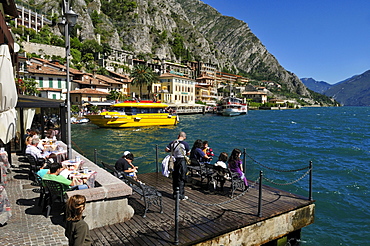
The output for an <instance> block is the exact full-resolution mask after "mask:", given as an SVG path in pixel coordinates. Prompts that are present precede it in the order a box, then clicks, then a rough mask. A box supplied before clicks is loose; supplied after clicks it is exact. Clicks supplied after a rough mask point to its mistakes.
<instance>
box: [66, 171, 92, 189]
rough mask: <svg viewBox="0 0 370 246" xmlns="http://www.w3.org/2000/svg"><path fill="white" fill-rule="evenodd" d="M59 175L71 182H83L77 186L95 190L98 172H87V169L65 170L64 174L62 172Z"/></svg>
mask: <svg viewBox="0 0 370 246" xmlns="http://www.w3.org/2000/svg"><path fill="white" fill-rule="evenodd" d="M59 175H62V176H63V177H65V178H68V179H70V180H73V179H77V180H81V182H80V183H77V184H76V185H82V184H86V185H87V186H88V187H89V188H94V187H95V179H96V175H97V172H95V171H92V170H87V168H85V170H72V171H71V170H68V169H64V170H63V171H62V172H60V174H59ZM84 181H85V182H84Z"/></svg>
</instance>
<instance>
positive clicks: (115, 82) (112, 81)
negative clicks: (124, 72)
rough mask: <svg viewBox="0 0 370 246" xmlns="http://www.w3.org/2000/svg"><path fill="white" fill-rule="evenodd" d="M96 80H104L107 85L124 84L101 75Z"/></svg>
mask: <svg viewBox="0 0 370 246" xmlns="http://www.w3.org/2000/svg"><path fill="white" fill-rule="evenodd" d="M96 78H98V79H100V80H103V81H105V82H106V83H109V84H122V82H120V81H117V80H115V79H112V78H109V77H107V76H105V75H99V74H97V75H96Z"/></svg>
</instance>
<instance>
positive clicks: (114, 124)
mask: <svg viewBox="0 0 370 246" xmlns="http://www.w3.org/2000/svg"><path fill="white" fill-rule="evenodd" d="M86 118H88V119H89V120H90V122H91V123H92V124H95V125H97V126H99V127H109V128H123V127H145V126H171V125H176V124H177V123H179V120H178V117H177V116H176V115H169V114H167V113H157V114H136V115H121V114H105V115H102V114H101V115H86Z"/></svg>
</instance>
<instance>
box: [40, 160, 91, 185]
mask: <svg viewBox="0 0 370 246" xmlns="http://www.w3.org/2000/svg"><path fill="white" fill-rule="evenodd" d="M62 171H63V167H62V165H61V164H60V163H57V162H56V163H51V164H50V169H49V173H46V174H45V175H44V177H43V178H42V180H53V181H56V182H59V183H61V184H62V185H63V189H64V190H67V189H69V188H71V189H77V190H82V189H87V188H89V187H88V186H87V185H86V184H83V185H78V184H79V183H82V182H85V179H82V180H81V179H79V178H76V177H74V178H73V180H72V181H71V180H69V179H67V178H65V177H63V176H62V175H59V173H60V172H62Z"/></svg>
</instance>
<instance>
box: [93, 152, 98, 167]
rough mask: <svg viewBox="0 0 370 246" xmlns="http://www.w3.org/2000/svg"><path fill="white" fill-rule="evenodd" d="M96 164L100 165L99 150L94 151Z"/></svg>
mask: <svg viewBox="0 0 370 246" xmlns="http://www.w3.org/2000/svg"><path fill="white" fill-rule="evenodd" d="M94 163H95V164H97V163H98V150H97V149H94Z"/></svg>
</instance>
